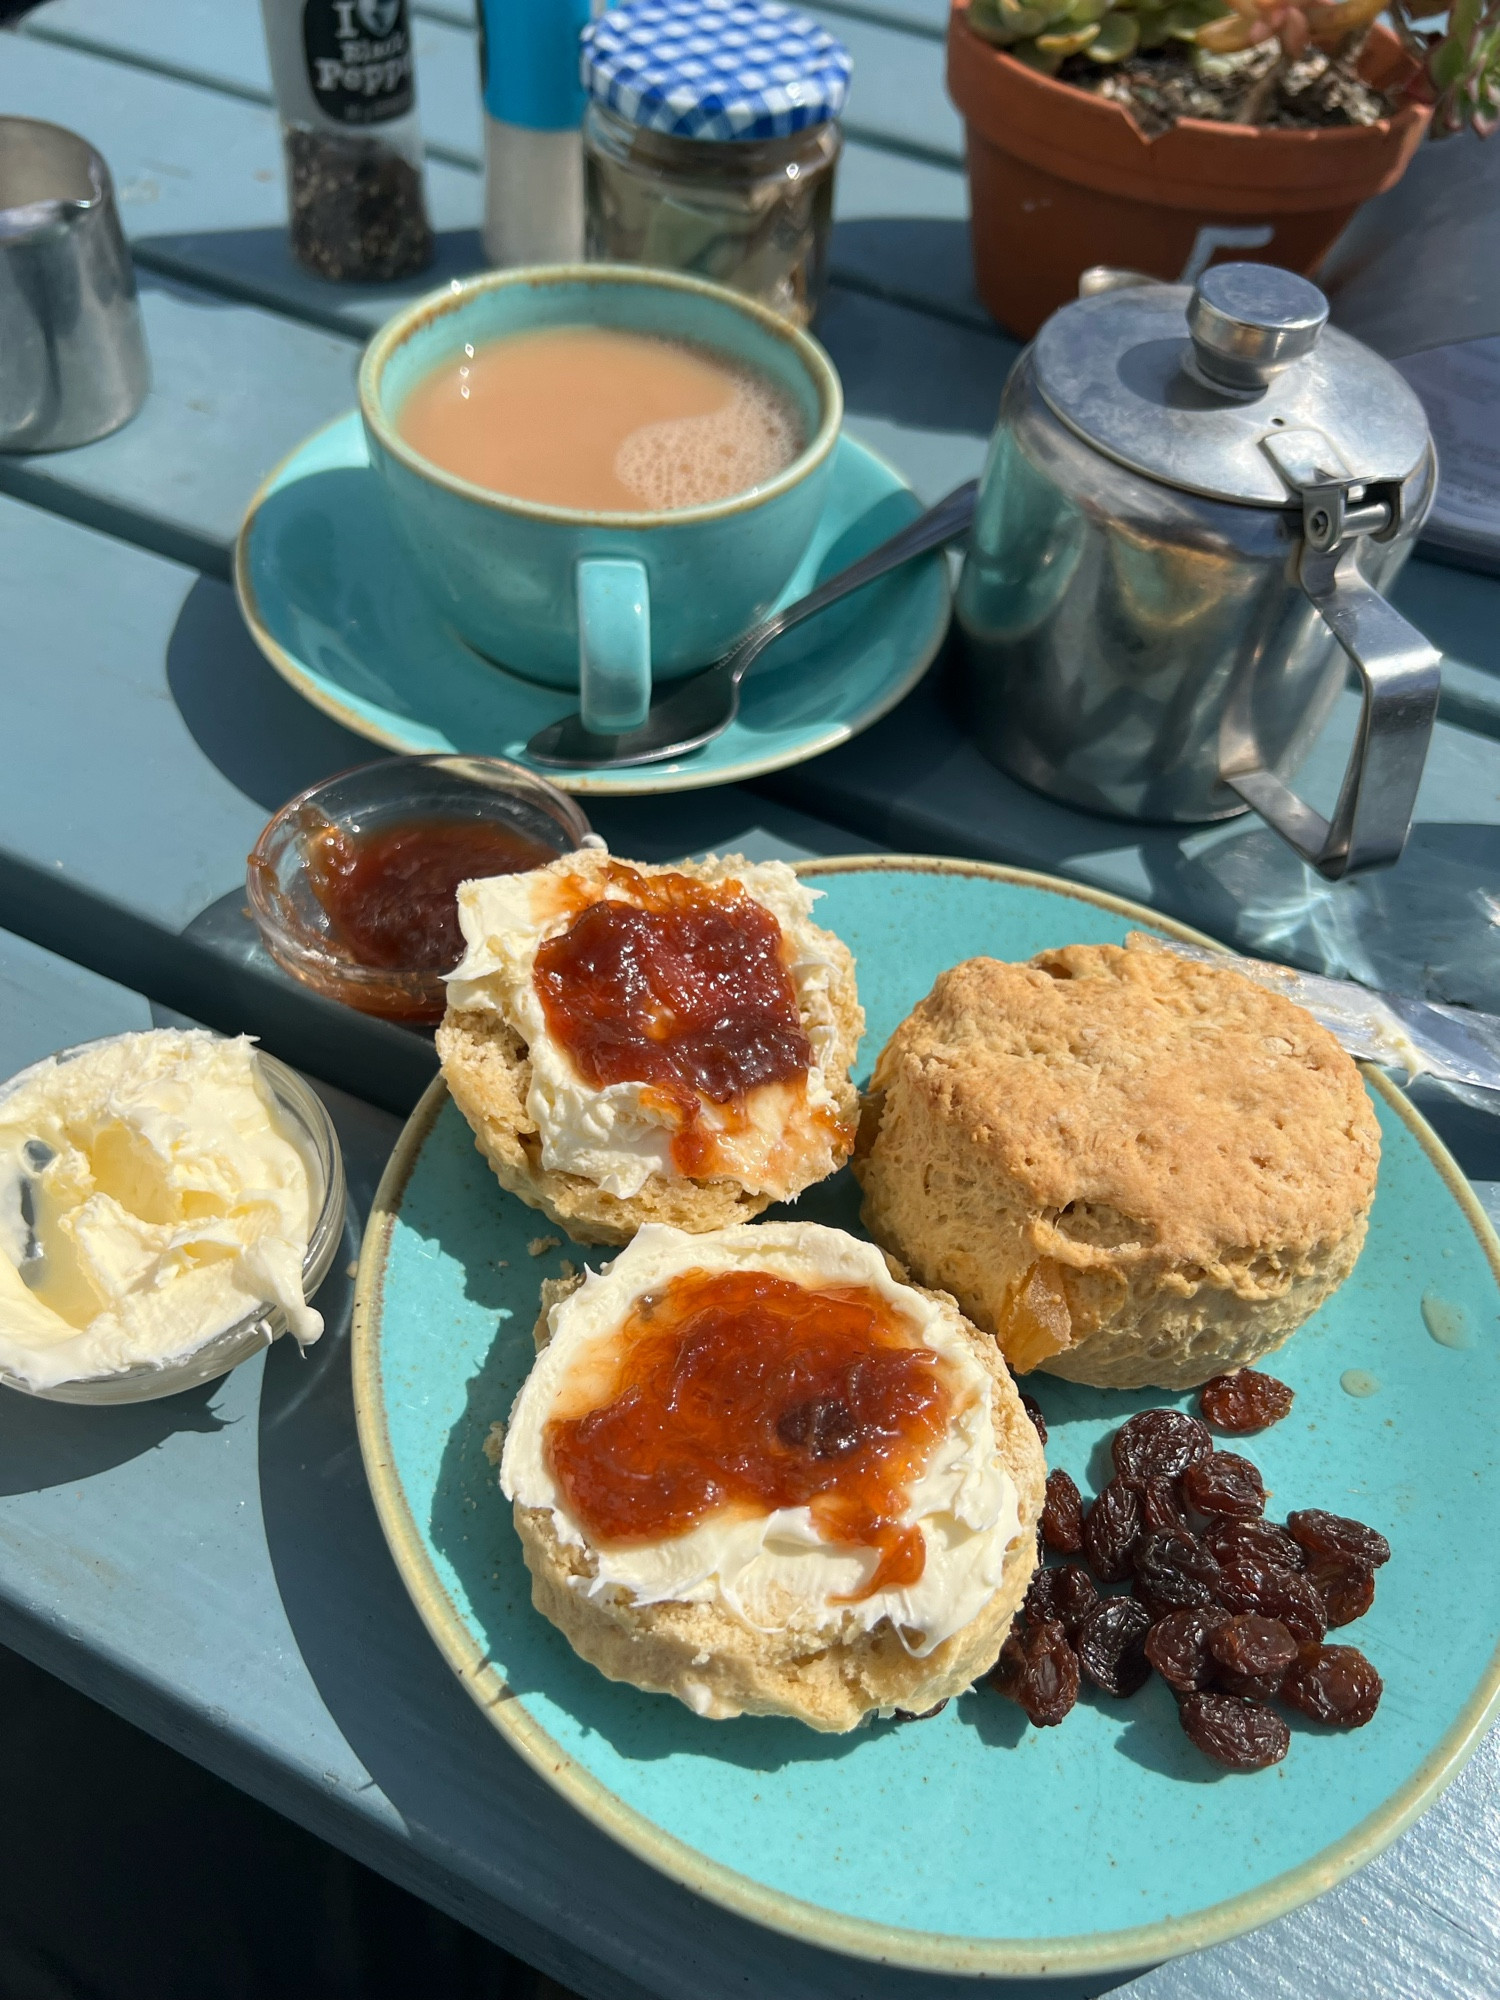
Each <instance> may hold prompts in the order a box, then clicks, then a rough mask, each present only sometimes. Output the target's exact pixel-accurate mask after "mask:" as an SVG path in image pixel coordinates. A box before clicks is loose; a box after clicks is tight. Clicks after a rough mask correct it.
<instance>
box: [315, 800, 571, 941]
mask: <svg viewBox="0 0 1500 2000" xmlns="http://www.w3.org/2000/svg"><path fill="white" fill-rule="evenodd" d="M555 859H556V855H555V852H554V850H553V849H552V848H550V847H544V846H543V845H542V843H541V842H540V841H538V840H532V839H531V838H530V837H529V836H528V835H526V834H524V833H521V832H519V831H518V830H517V829H516V828H515V827H512V826H502V825H499V824H497V823H496V822H495V821H493V820H475V819H443V818H438V817H428V818H422V819H417V818H413V819H403V820H397V821H395V822H394V823H387V824H385V825H381V826H372V827H367V828H363V829H361V830H359V831H358V832H350V831H349V830H348V829H347V828H345V827H340V826H334V825H332V824H331V823H330V824H328V825H326V826H324V827H322V828H320V829H319V831H318V832H317V834H316V835H315V836H314V837H313V838H312V839H311V840H310V841H309V842H308V847H307V879H308V882H309V883H310V885H311V887H312V892H313V894H314V895H315V896H316V897H317V899H318V901H319V902H320V903H321V904H322V906H323V908H324V909H325V910H326V911H327V913H328V920H329V922H330V924H331V925H332V926H333V930H334V934H335V936H336V937H337V939H338V941H339V943H340V944H342V945H343V946H344V948H345V949H346V950H347V951H349V952H350V953H352V955H353V956H354V957H355V958H356V959H358V961H359V963H360V964H361V965H371V966H375V967H377V968H379V969H381V970H383V971H391V972H451V971H452V969H453V967H454V966H455V965H457V963H458V961H459V960H460V959H461V958H462V957H463V954H464V940H463V933H462V931H461V930H460V929H459V925H458V901H457V898H458V885H459V883H460V882H467V881H470V880H472V879H474V878H475V877H478V876H483V875H519V874H521V873H522V872H523V871H524V870H526V869H529V868H541V867H545V865H546V864H547V863H548V862H549V861H552V860H555Z"/></svg>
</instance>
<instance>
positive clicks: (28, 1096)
mask: <svg viewBox="0 0 1500 2000" xmlns="http://www.w3.org/2000/svg"><path fill="white" fill-rule="evenodd" d="M343 1221H344V1171H343V1162H342V1159H341V1156H340V1153H339V1147H338V1140H337V1138H336V1137H335V1134H334V1131H333V1126H332V1123H331V1121H330V1119H329V1116H328V1113H327V1111H326V1110H325V1109H324V1106H323V1104H322V1101H321V1100H320V1099H319V1098H318V1097H317V1096H316V1095H315V1094H314V1093H313V1092H312V1091H311V1090H310V1089H309V1088H308V1086H307V1085H306V1084H305V1083H304V1082H303V1081H302V1079H301V1078H300V1077H299V1076H297V1075H296V1074H295V1073H294V1072H293V1071H291V1070H289V1069H287V1068H286V1067H285V1065H283V1064H282V1063H279V1062H277V1061H276V1060H275V1059H274V1057H271V1056H267V1055H263V1054H261V1053H260V1052H259V1051H257V1050H256V1049H255V1048H254V1046H253V1044H252V1043H251V1042H250V1041H249V1040H248V1039H246V1038H245V1037H244V1036H240V1037H238V1038H237V1039H228V1038H225V1037H223V1036H220V1035H214V1034H210V1033H209V1032H207V1030H204V1029H175V1028H159V1029H150V1030H146V1031H144V1032H141V1033H138V1034H127V1035H115V1036H111V1037H110V1038H108V1039H107V1040H105V1041H99V1042H88V1043H85V1044H83V1045H82V1046H81V1047H79V1048H75V1049H65V1050H63V1051H62V1052H61V1053H60V1054H58V1055H55V1056H49V1057H47V1059H46V1060H45V1061H43V1062H40V1063H35V1064H33V1065H32V1066H31V1067H30V1068H29V1069H25V1070H22V1071H21V1072H20V1074H19V1075H17V1076H14V1077H12V1078H11V1079H10V1081H9V1082H8V1083H4V1084H0V1383H4V1384H5V1385H6V1386H8V1387H10V1388H13V1389H20V1390H23V1391H24V1392H25V1393H27V1394H29V1395H33V1396H45V1397H49V1398H52V1399H54V1400H57V1401H61V1402H101V1403H116V1402H119V1403H123V1402H144V1401H148V1400H151V1399H153V1398H156V1397H159V1396H170V1395H175V1394H176V1393H177V1392H178V1391H179V1390H182V1389H187V1388H192V1387H195V1386H196V1385H197V1384H199V1383H201V1382H207V1381H211V1380H212V1379H213V1378H214V1377H215V1376H218V1375H222V1374H224V1373H226V1372H227V1371H228V1370H229V1369H231V1368H234V1367H236V1366H237V1365H238V1364H239V1363H240V1362H241V1361H244V1360H247V1359H248V1358H249V1357H250V1355H252V1354H254V1353H255V1352H256V1351H257V1350H258V1349H260V1348H262V1347H266V1346H269V1344H270V1343H271V1341H273V1340H274V1339H276V1338H277V1336H278V1335H279V1334H281V1333H284V1332H290V1333H291V1334H292V1335H293V1336H294V1338H295V1339H296V1340H297V1341H298V1343H299V1344H300V1345H302V1346H306V1345H308V1344H309V1343H310V1342H311V1341H314V1340H316V1339H317V1338H318V1336H319V1335H320V1334H321V1332H322V1330H323V1322H322V1320H321V1318H320V1317H319V1315H318V1314H317V1313H316V1312H314V1311H313V1309H312V1308H311V1306H310V1305H309V1304H308V1303H307V1301H308V1300H309V1299H310V1298H311V1297H312V1295H313V1293H314V1292H315V1291H316V1289H317V1287H318V1285H319V1284H320V1283H321V1282H322V1280H323V1278H324V1277H325V1276H326V1275H327V1272H328V1269H329V1266H330V1264H331V1263H332V1261H333V1257H334V1253H335V1251H336V1250H337V1247H338V1243H339V1239H340V1236H341V1235H342V1232H343Z"/></svg>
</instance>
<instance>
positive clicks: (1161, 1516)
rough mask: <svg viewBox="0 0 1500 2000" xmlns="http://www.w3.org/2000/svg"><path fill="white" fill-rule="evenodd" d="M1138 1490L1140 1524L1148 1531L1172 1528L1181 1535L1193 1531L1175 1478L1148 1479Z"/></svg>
mask: <svg viewBox="0 0 1500 2000" xmlns="http://www.w3.org/2000/svg"><path fill="white" fill-rule="evenodd" d="M1140 1492H1141V1526H1142V1527H1143V1528H1145V1529H1146V1530H1147V1532H1148V1533H1150V1532H1151V1531H1153V1530H1154V1531H1156V1532H1158V1533H1160V1532H1161V1531H1163V1530H1172V1529H1175V1530H1176V1532H1177V1533H1178V1534H1182V1535H1190V1534H1191V1533H1192V1532H1193V1530H1192V1524H1191V1522H1190V1521H1189V1520H1188V1511H1187V1508H1186V1507H1185V1506H1184V1505H1183V1500H1182V1495H1181V1494H1180V1493H1179V1492H1178V1490H1177V1481H1176V1480H1175V1479H1148V1480H1147V1481H1146V1483H1145V1485H1144V1486H1143V1487H1142V1488H1141V1490H1140Z"/></svg>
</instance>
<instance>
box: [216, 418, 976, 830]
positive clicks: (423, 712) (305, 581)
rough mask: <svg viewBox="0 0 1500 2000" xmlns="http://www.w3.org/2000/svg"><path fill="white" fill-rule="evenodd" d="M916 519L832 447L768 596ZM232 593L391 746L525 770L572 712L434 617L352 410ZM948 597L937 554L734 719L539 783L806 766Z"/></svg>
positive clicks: (873, 467) (778, 668)
mask: <svg viewBox="0 0 1500 2000" xmlns="http://www.w3.org/2000/svg"><path fill="white" fill-rule="evenodd" d="M920 511H921V505H920V502H919V501H918V500H917V497H916V495H915V494H914V493H913V492H912V490H911V488H910V487H909V486H908V485H907V484H906V482H905V481H904V480H903V479H902V478H901V475H900V474H899V473H898V472H895V471H894V470H893V469H892V468H891V467H890V466H889V465H887V464H886V463H885V461H884V460H883V459H879V458H877V457H876V456H875V454H874V452H872V451H867V450H866V449H865V447H864V446H863V445H861V444H856V443H855V442H854V440H853V439H852V438H851V437H848V436H847V435H846V436H844V437H843V438H841V439H840V440H839V444H838V449H837V452H836V454H835V458H834V467H833V481H832V485H831V488H830V495H829V502H828V506H827V509H826V510H825V512H824V515H823V518H822V520H821V522H820V523H819V526H818V531H817V533H816V535H815V536H814V537H813V540H812V543H811V545H810V546H809V548H808V550H807V553H806V555H805V556H804V557H803V559H802V562H801V564H800V565H799V566H798V569H797V571H796V574H795V575H794V576H793V577H792V580H791V582H790V583H789V584H788V585H787V587H786V589H785V591H784V592H783V593H782V596H781V598H780V600H779V601H780V602H781V603H782V604H790V603H792V602H793V601H794V600H795V599H796V598H799V597H803V596H805V595H806V593H807V592H808V591H809V590H811V589H812V588H813V587H814V585H815V584H817V583H818V582H819V581H820V580H821V579H822V578H824V577H826V576H831V575H833V574H834V573H835V571H837V570H841V569H843V568H845V567H846V566H847V565H848V564H849V563H852V562H854V561H856V560H857V559H858V558H859V557H860V556H862V555H863V554H864V553H865V552H866V550H868V549H871V548H873V547H874V546H875V545H876V543H877V542H881V541H884V540H885V538H886V537H887V536H888V535H892V534H894V533H895V531H896V530H897V529H898V528H900V527H902V526H903V525H904V524H905V523H906V522H907V521H909V520H911V519H913V518H914V516H915V515H917V514H918V513H920ZM234 586H235V594H236V595H237V597H238V598H239V604H240V610H241V612H242V613H243V614H244V618H245V622H246V624H247V625H248V626H249V627H250V630H251V633H252V634H253V635H254V638H255V642H256V644H257V645H258V646H259V647H260V649H261V651H262V652H263V653H264V654H265V655H266V657H267V659H268V660H269V661H270V662H271V664H272V666H273V667H275V669H276V671H277V672H278V673H279V674H280V675H282V677H283V678H284V679H285V680H288V681H290V682H291V684H292V686H293V687H294V688H296V690H297V691H298V693H299V694H302V695H305V696H306V697H307V699H308V700H309V701H310V702H312V703H313V705H314V706H315V707H317V708H321V709H323V710H324V711H325V712H326V713H327V714H329V715H331V716H334V717H335V718H336V719H337V720H338V721H339V722H342V723H343V724H344V726H345V727H346V728H348V729H352V730H354V731H355V732H356V733H357V734H359V735H361V736H368V737H369V738H370V740H371V741H372V742H375V743H382V744H384V745H385V746H386V747H387V748H388V749H391V750H404V751H408V752H421V751H433V750H436V751H442V750H456V751H462V752H465V753H467V754H470V755H478V754H484V755H489V756H498V757H511V758H514V759H516V760H517V761H518V762H520V763H525V762H526V761H527V759H526V755H525V745H526V742H527V739H528V738H529V737H530V736H532V735H533V734H534V733H535V731H536V730H538V729H540V728H542V727H543V725H544V724H546V723H549V722H555V721H557V720H558V718H559V717H561V716H564V715H567V714H568V713H570V711H571V710H573V709H575V708H576V707H577V706H578V699H577V696H576V695H570V694H566V693H561V692H559V691H558V690H557V689H556V688H546V687H539V686H537V685H536V684H535V683H534V682H532V681H527V680H522V679H521V678H520V677H519V675H516V674H510V673H507V672H506V671H505V670H504V669H503V668H501V667H496V666H493V665H492V664H491V663H490V662H489V661H488V660H485V659H482V658H481V657H480V656H479V654H477V653H475V652H473V651H472V650H471V649H470V648H469V647H468V646H466V645H465V644H464V642H463V641H462V640H461V639H460V638H459V637H458V636H457V634H456V633H454V632H453V631H451V630H450V629H449V628H448V626H447V625H445V624H444V622H443V620H442V618H441V616H440V615H439V613H438V611H437V609H436V607H435V606H434V604H433V603H432V601H431V599H430V598H429V597H428V596H427V594H426V593H425V591H424V590H423V589H422V586H421V584H420V583H419V582H418V580H417V577H416V575H415V573H414V571H413V570H412V567H411V565H410V563H409V562H408V560H407V557H406V554H405V552H404V550H403V549H402V547H401V544H400V543H399V542H398V540H397V539H396V534H395V531H394V529H393V528H392V526H391V523H390V520H389V518H388V516H387V512H386V504H385V497H384V494H383V492H382V489H381V487H380V485H379V484H378V482H377V480H376V476H375V474H374V473H373V472H372V471H371V469H370V462H369V458H368V456H367V454H366V450H365V439H364V432H363V430H362V428H361V426H360V420H359V414H358V412H357V411H352V410H351V411H350V413H349V414H348V415H347V416H344V417H340V418H338V420H337V421H336V422H334V423H332V424H329V425H328V426H327V427H326V428H325V429H323V430H321V431H318V432H317V433H316V434H315V435H314V436H312V437H310V438H308V439H307V441H306V442H305V443H304V444H302V445H299V446H298V448H297V450H296V451H294V452H293V453H292V455H291V457H290V458H287V459H284V460H283V461H282V463H281V464H280V465H279V466H278V467H277V468H276V470H275V471H274V472H273V473H272V474H271V476H270V478H269V479H267V480H266V482H265V484H264V485H263V486H262V487H261V489H260V491H259V492H258V493H257V494H256V496H255V498H254V499H253V500H252V501H251V503H250V508H249V511H248V513H247V514H246V516H245V520H244V525H243V526H242V527H241V529H240V534H239V540H238V542H237V544H236V546H235V559H234ZM949 604H950V593H949V585H948V570H947V561H946V558H945V557H944V556H943V555H942V554H940V553H939V554H934V555H930V556H924V557H923V558H921V559H920V560H919V561H916V562H911V563H908V564H907V565H906V567H905V568H904V569H902V570H899V571H897V572H896V573H895V574H894V575H892V576H889V577H887V578H885V579H884V580H883V581H882V582H880V583H877V584H872V585H871V586H870V588H869V589H867V590H863V591H860V592H859V593H858V594H857V595H856V596H855V597H853V598H850V599H848V600H846V602H845V603H843V604H839V605H835V606H833V607H832V608H831V609H830V610H828V611H825V612H824V613H823V615H822V616H821V617H819V618H815V619H813V620H812V621H811V622H810V623H809V624H807V625H805V626H802V627H800V628H799V629H798V630H797V631H795V632H791V633H788V634H787V636H786V638H784V639H782V640H780V641H779V642H778V643H777V644H776V645H775V646H773V647H772V648H771V649H770V650H769V651H768V652H767V653H766V654H765V656H764V658H763V660H762V662H761V664H760V665H759V666H757V667H756V669H755V671H754V672H753V673H752V675H751V676H750V678H749V680H748V681H747V682H746V684H745V689H744V693H743V696H742V698H741V702H740V713H739V717H738V719H737V720H736V721H735V722H734V723H732V724H731V726H730V727H729V728H728V729H726V730H725V732H724V734H723V735H722V736H720V737H717V738H716V739H715V740H714V742H712V743H709V744H706V745H705V746H704V747H703V749H701V750H696V751H694V752H693V754H692V755H691V756H689V757H683V758H680V759H678V760H676V761H675V762H672V763H664V764H647V765H642V766H640V767H639V768H637V769H634V770H620V771H609V772H597V771H555V770H552V769H549V770H548V771H547V773H546V775H547V776H548V777H549V778H550V779H551V780H552V782H553V783H554V784H555V785H561V786H562V788H563V789H564V790H565V791H569V792H592V793H605V792H609V793H641V792H685V791H693V790H696V789H697V788H698V787H700V786H703V785H730V784H738V783H739V782H741V781H742V780H744V779H746V778H754V777H758V776H760V775H761V774H762V773H764V772H766V771H777V770H780V769H781V768H782V767H783V766H784V765H787V764H800V763H802V762H803V761H804V760H805V759H806V758H808V757H816V756H818V755H820V754H821V753H822V752H823V751H824V750H831V749H833V748H834V746H835V745H836V744H839V743H843V742H846V741H847V740H848V738H849V737H851V736H855V735H857V734H858V733H859V731H860V730H861V729H868V728H869V726H870V724H871V723H872V722H875V721H877V720H878V719H879V718H880V717H881V716H882V715H884V714H885V713H886V711H887V710H888V709H890V708H894V707H895V705H896V703H897V702H898V701H900V699H901V697H902V696H903V695H904V694H906V693H908V692H909V691H910V690H911V689H912V688H913V687H914V686H915V685H916V683H917V682H918V681H919V680H920V679H921V677H922V675H923V674H924V673H925V672H926V670H927V668H928V666H929V665H930V664H931V662H932V659H933V656H934V655H935V654H936V652H937V649H938V647H939V646H940V645H941V644H942V639H943V634H944V632H945V631H946V629H947V625H948V612H949ZM705 664H707V663H706V662H705Z"/></svg>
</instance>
